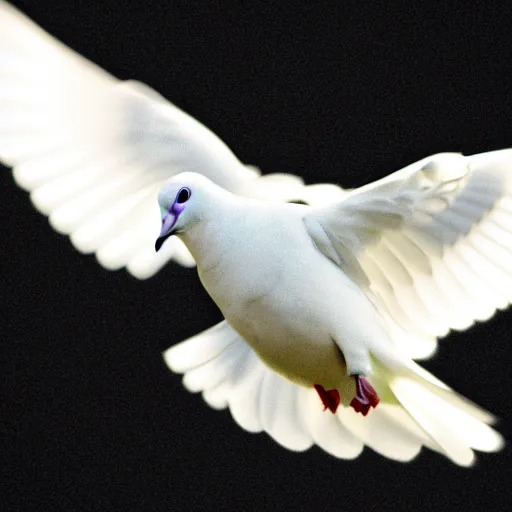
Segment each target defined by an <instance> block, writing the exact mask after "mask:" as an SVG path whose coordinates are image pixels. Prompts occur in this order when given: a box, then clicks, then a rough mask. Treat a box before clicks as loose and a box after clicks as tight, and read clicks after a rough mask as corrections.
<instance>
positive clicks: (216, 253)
mask: <svg viewBox="0 0 512 512" xmlns="http://www.w3.org/2000/svg"><path fill="white" fill-rule="evenodd" d="M226 199H227V201H226V202H224V201H223V202H221V203H218V204H213V205H209V208H208V211H207V213H206V214H205V215H203V216H202V218H201V220H200V221H199V222H197V223H196V224H194V225H193V226H191V227H190V228H189V229H188V230H187V231H186V232H185V233H180V234H179V235H178V236H179V237H180V239H181V240H182V241H183V242H184V243H185V245H186V246H187V248H188V250H189V251H190V253H191V254H192V256H193V258H194V260H195V261H196V264H197V267H198V271H199V273H200V274H201V273H204V272H206V271H208V270H210V269H212V268H214V267H216V266H218V264H219V263H220V262H221V261H222V259H223V258H224V256H225V254H226V251H227V250H229V249H228V248H229V247H230V246H231V243H235V244H236V240H235V239H233V240H231V239H232V238H233V237H235V236H236V235H235V234H234V229H233V228H234V226H235V225H236V224H238V222H237V221H239V218H240V215H243V212H242V211H241V210H242V209H243V205H242V204H238V203H239V202H238V201H237V200H236V199H234V198H232V197H226ZM229 199H231V200H229Z"/></svg>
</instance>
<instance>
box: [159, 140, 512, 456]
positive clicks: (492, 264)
mask: <svg viewBox="0 0 512 512" xmlns="http://www.w3.org/2000/svg"><path fill="white" fill-rule="evenodd" d="M511 171H512V149H506V150H502V151H494V152H490V153H483V154H479V155H473V156H470V157H464V156H462V155H460V154H454V153H445V154H438V155H435V156H432V157H430V158H427V159H424V160H421V161H419V162H417V163H415V164H413V165H410V166H408V167H406V168H404V169H402V170H400V171H398V172H395V173H394V174H391V175H390V176H388V177H387V178H384V179H382V180H380V181H377V182H375V183H372V184H369V185H367V186H364V187H362V188H359V189H356V190H353V191H352V192H350V193H347V194H346V195H345V197H344V198H343V199H340V200H339V201H336V202H333V203H332V204H330V205H327V206H323V207H311V206H305V205H294V204H284V203H283V204H279V203H272V204H270V203H264V202H261V201H257V200H251V199H246V198H241V197H237V196H235V195H233V194H231V193H229V192H228V191H226V190H223V189H222V188H220V187H218V186H216V185H214V184H213V183H212V182H211V181H209V180H208V179H207V178H205V177H204V176H201V175H198V174H195V173H183V174H180V175H178V176H175V177H174V178H172V179H171V180H170V181H169V182H168V183H167V184H166V185H165V186H164V187H163V188H162V189H161V191H160V193H159V196H158V201H159V205H160V209H161V214H162V230H161V233H160V237H159V238H158V240H157V243H156V249H157V250H158V249H159V248H160V246H161V244H162V243H163V241H164V240H165V239H167V238H168V237H170V236H171V235H177V236H178V237H179V238H180V239H181V240H182V241H183V242H184V243H185V245H186V246H187V247H188V249H189V250H190V252H191V254H192V255H193V257H194V259H195V260H196V262H197V268H198V273H199V277H200V279H201V282H202V284H203V286H204V287H205V289H206V290H207V292H208V293H209V295H210V296H211V298H212V299H213V300H214V301H215V303H216V304H217V305H218V307H219V308H220V310H221V312H222V313H223V315H224V317H225V321H223V322H221V323H220V324H218V325H216V326H214V327H212V328H211V329H209V330H207V331H205V332H203V333H201V334H198V335H197V336H194V337H193V338H191V339H189V340H187V341H184V342H182V343H180V344H178V345H176V346H174V347H172V348H170V349H169V350H168V351H166V353H165V360H166V362H167V364H168V365H169V367H170V368H171V369H172V370H174V371H176V372H181V373H185V376H184V384H185V386H186V387H187V388H188V389H189V390H190V391H202V392H203V397H204V399H205V400H206V402H207V403H208V404H210V405H211V406H212V407H214V408H219V409H222V408H225V407H228V406H229V408H230V410H231V413H232V415H233V417H234V419H235V420H236V421H237V422H238V424H239V425H240V426H241V427H242V428H244V429H246V430H248V431H252V432H257V431H261V430H264V431H266V432H267V433H268V434H269V435H270V436H272V437H273V438H274V439H275V440H276V441H277V442H279V443H280V444H282V445H283V446H285V447H287V448H289V449H291V450H305V449H307V448H309V447H310V446H311V445H312V444H313V443H316V444H318V445H319V446H321V447H322V448H323V449H324V450H326V451H327V452H329V453H331V454H333V455H335V456H337V457H341V458H353V457H356V456H357V455H358V454H359V453H360V451H361V450H362V447H363V444H367V445H369V446H370V447H371V448H373V449H374V450H376V451H377V452H379V453H381V454H383V455H385V456H387V457H390V458H393V459H397V460H409V459H411V458H412V457H414V456H415V455H416V454H417V453H418V452H419V451H420V448H421V446H422V445H425V446H427V447H429V448H431V449H433V450H437V451H439V452H441V453H443V454H445V455H446V456H448V457H449V458H450V459H451V460H452V461H454V462H455V463H457V464H460V465H463V466H469V465H471V464H472V463H473V461H474V453H473V449H474V450H480V451H488V452H491V451H496V450H499V449H500V448H501V447H502V445H503V439H502V437H501V436H500V434H498V433H497V432H496V431H494V430H493V429H492V428H491V427H490V426H489V424H491V423H492V422H493V417H492V416H491V415H490V414H489V413H487V412H485V411H484V410H482V409H481V408H479V407H478V406H476V405H474V404H472V403H470V402H468V401H467V400H466V399H464V398H462V397H461V396H459V395H457V394H456V393H455V392H454V391H452V390H451V389H450V388H448V387H447V386H446V385H445V384H444V383H442V382H441V381H439V380H438V379H436V378H435V377H434V376H433V375H431V374H430V373H428V372H427V371H425V370H424V369H422V368H421V367H420V366H418V365H417V364H416V363H414V362H413V359H415V358H420V357H427V356H429V355H431V354H432V353H433V351H434V350H435V348H436V344H437V341H436V340H437V338H438V337H440V336H444V335H446V334H447V333H448V332H449V331H450V330H451V329H458V330H462V329H467V328H468V327H470V326H471V325H472V324H473V323H474V322H475V321H476V320H479V321H482V320H486V319H488V318H490V317H491V316H492V315H493V313H494V312H495V311H496V309H504V308H505V307H507V306H508V304H509V303H510V301H511V300H512V271H511V270H510V269H511V263H512V172H511ZM317 395H319V397H320V400H321V402H323V405H324V410H325V409H329V410H330V411H331V412H332V413H333V414H330V413H328V412H327V413H324V412H322V407H321V403H320V400H319V399H318V396H317ZM350 406H351V407H350ZM358 412H360V413H362V414H358ZM366 415H367V416H366ZM364 416H366V417H364Z"/></svg>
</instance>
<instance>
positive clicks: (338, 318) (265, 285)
mask: <svg viewBox="0 0 512 512" xmlns="http://www.w3.org/2000/svg"><path fill="white" fill-rule="evenodd" d="M215 191H216V192H217V191H218V192H220V194H219V197H218V198H219V201H218V203H217V204H216V207H215V215H214V218H215V225H214V226H213V225H212V224H211V223H200V224H197V225H196V227H195V228H192V229H191V230H189V231H187V232H186V233H184V234H182V235H180V238H182V240H183V241H184V242H185V244H186V245H187V247H188V248H189V250H190V251H191V253H192V255H193V256H194V259H195V260H196V262H197V266H198V273H199V277H200V279H201V282H202V283H203V286H204V287H205V289H206V290H207V291H208V293H209V295H210V296H211V297H212V299H213V300H214V301H215V302H216V304H217V305H218V306H219V308H220V310H221V311H222V313H223V315H224V317H225V318H226V320H227V321H228V322H229V323H230V324H231V325H232V326H233V327H234V328H235V329H236V330H237V331H238V332H239V333H240V334H241V335H242V336H243V338H244V339H245V340H246V341H247V342H248V343H249V344H250V345H251V347H252V348H253V349H254V350H255V351H256V352H257V353H258V355H259V356H260V357H261V359H262V360H263V361H265V362H266V363H267V365H268V366H270V367H271V368H273V369H274V370H276V371H277V372H279V373H280V374H282V375H283V376H285V377H287V378H288V379H290V380H292V381H294V382H297V383H298V384H302V385H304V386H313V385H314V384H320V385H322V386H324V387H326V388H327V387H329V388H341V389H343V388H345V389H347V393H345V395H346V396H345V395H343V394H342V398H345V399H348V398H349V397H350V398H351V396H352V394H353V387H354V384H353V380H352V379H349V378H348V376H347V367H346V364H345V359H346V360H347V362H348V363H349V365H350V366H349V373H351V374H365V375H366V374H368V373H369V371H370V360H369V354H368V351H367V348H366V345H367V344H366V342H365V340H373V339H377V338H384V337H385V333H384V332H383V331H382V329H381V328H380V324H379V319H378V314H377V312H376V311H375V309H374V308H373V305H372V304H371V302H370V301H369V300H368V298H367V297H366V296H365V295H364V294H363V293H362V291H361V290H360V289H359V288H357V287H356V286H355V285H354V284H353V283H352V281H351V280H350V279H349V278H348V277H347V276H346V275H345V274H344V273H343V272H342V271H341V270H340V269H339V268H338V267H336V266H335V265H334V264H333V263H332V262H331V261H329V260H328V259H327V258H325V257H324V256H323V255H322V254H321V253H320V252H319V251H318V249H317V248H316V247H315V245H314V244H313V242H312V241H311V237H310V236H309V235H308V233H307V231H306V228H305V225H304V221H303V215H304V213H305V212H306V211H309V208H308V207H305V206H299V205H288V204H268V205H267V204H263V203H260V202H249V201H240V200H238V198H237V197H235V196H233V195H227V194H224V193H222V191H220V190H219V189H217V188H215ZM233 215H236V218H237V222H241V223H242V224H243V229H242V230H241V231H234V230H233V225H234V222H233ZM237 225H238V224H237ZM275 241H279V243H278V244H277V243H275ZM283 246H284V247H286V248H287V250H286V251H283V250H282V248H283ZM248 269H249V270H248ZM363 319H364V321H362V320H363ZM339 347H342V348H343V354H342V353H341V352H340V350H339Z"/></svg>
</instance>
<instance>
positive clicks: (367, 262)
mask: <svg viewBox="0 0 512 512" xmlns="http://www.w3.org/2000/svg"><path fill="white" fill-rule="evenodd" d="M511 205H512V149H506V150H501V151H493V152H489V153H484V154H480V155H473V156H469V157H464V156H462V155H458V154H453V153H444V154H439V155H434V156H431V157H429V158H427V159H424V160H421V161H419V162H416V163H415V164H412V165H410V166H408V167H406V168H404V169H402V170H400V171H397V172H395V173H394V174H391V175H390V176H388V177H386V178H384V179H382V180H380V181H377V182H375V183H371V184H369V185H366V186H364V187H361V188H360V189H356V190H353V191H350V192H348V193H346V195H345V196H344V197H342V198H341V199H340V200H339V201H336V202H333V203H331V204H330V205H326V206H322V207H317V208H313V210H312V211H311V212H310V213H308V214H307V217H306V219H305V225H306V228H307V229H308V231H309V233H310V235H311V237H312V239H313V241H314V242H315V244H316V245H317V247H318V249H319V250H320V251H321V252H323V253H324V254H325V255H326V256H327V257H328V258H329V259H331V260H332V261H334V262H335V263H336V264H337V265H339V266H340V267H341V268H342V269H343V270H344V271H345V272H346V273H347V274H348V275H349V276H351V277H352V278H353V279H354V281H355V282H356V283H357V284H359V285H361V286H362V287H363V288H364V289H365V290H366V292H367V293H368V295H369V296H370V297H372V299H373V300H374V302H375V304H376V305H377V307H378V309H379V310H380V312H381V313H382V315H383V316H384V317H385V319H386V322H387V323H388V325H389V326H390V329H392V330H394V331H395V332H397V331H398V330H402V331H403V332H405V333H407V334H409V335H410V337H411V342H410V343H409V351H408V353H409V355H410V356H411V357H415V358H421V357H427V356H429V355H431V353H432V351H433V350H435V347H436V339H437V338H439V337H442V336H445V335H446V334H448V332H449V331H450V330H452V329H457V330H462V329H467V328H468V327H470V326H471V325H472V324H473V323H474V322H475V321H484V320H487V319H489V318H490V317H491V316H492V315H493V314H494V313H495V311H496V310H498V309H505V308H506V307H507V306H508V305H509V304H510V301H511V295H512V292H511V290H512V287H511V286H510V284H511V282H512V281H511V279H512V271H511V270H510V269H511V268H512V266H511V263H512V208H511ZM316 224H319V225H320V227H321V229H320V228H318V227H317V228H315V229H312V226H315V225H316ZM321 232H322V233H324V235H323V236H322V237H319V233H321ZM347 255H348V257H347ZM354 261H355V262H356V264H355V265H354V264H353V262H354ZM361 272H362V273H363V274H364V276H363V277H361ZM365 278H366V285H365ZM402 338H403V336H402ZM428 338H430V343H428V342H427V343H426V340H427V339H428Z"/></svg>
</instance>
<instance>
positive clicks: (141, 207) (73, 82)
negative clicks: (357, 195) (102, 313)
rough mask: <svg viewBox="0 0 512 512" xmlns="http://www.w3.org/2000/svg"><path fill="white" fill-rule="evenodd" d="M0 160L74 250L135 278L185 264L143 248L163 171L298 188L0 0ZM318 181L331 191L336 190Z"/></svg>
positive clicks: (155, 222)
mask: <svg viewBox="0 0 512 512" xmlns="http://www.w3.org/2000/svg"><path fill="white" fill-rule="evenodd" d="M0 162H3V163H5V164H6V165H9V166H11V167H13V175H14V178H15V180H16V182H17V183H18V185H20V186H21V187H23V188H25V189H26V190H28V191H30V193H31V199H32V202H33V203H34V206H35V207H36V208H37V209H38V210H39V211H40V212H41V213H43V214H45V215H48V216H49V217H50V223H51V225H52V226H53V227H54V228H55V229H56V230H57V231H59V232H60V233H63V234H66V235H69V236H70V237H71V241H72V242H73V244H74V245H75V247H76V248H77V249H79V250H80V251H83V252H95V253H96V256H97V259H98V261H99V262H100V263H101V264H102V265H103V266H105V267H106V268H109V269H117V268H121V267H126V268H127V270H128V271H129V272H131V273H132V274H133V275H134V276H135V277H138V278H141V279H143V278H147V277H150V276H151V275H153V274H154V273H155V272H157V271H158V270H159V269H160V268H161V267H162V266H163V265H165V262H166V261H168V260H169V259H171V258H173V259H175V260H176V261H178V262H180V263H183V264H186V265H190V264H193V260H192V258H191V256H190V254H188V251H187V250H186V248H185V247H184V246H183V244H175V243H173V242H171V241H170V240H168V241H166V243H165V244H164V248H163V249H162V250H161V251H160V252H159V253H158V254H155V251H154V250H153V243H154V239H155V237H156V236H157V235H158V232H159V228H160V215H159V211H158V208H157V207H156V204H157V191H158V189H159V188H160V187H161V185H162V184H163V183H164V182H165V181H166V180H167V179H168V178H170V177H172V176H173V175H175V174H177V173H180V172H184V171H195V172H200V173H202V174H204V175H205V176H207V177H208V178H210V179H211V180H212V181H214V182H216V183H217V184H219V185H221V186H223V187H225V188H227V189H228V190H230V191H232V192H235V193H239V194H242V195H248V196H254V197H259V198H265V199H273V200H289V199H296V198H299V199H300V198H301V197H302V193H303V192H304V191H306V188H305V187H304V184H303V182H302V180H301V179H300V178H297V177H295V176H289V175H284V174H280V175H274V176H273V177H271V178H270V177H266V178H265V179H263V178H260V177H259V175H260V173H259V171H258V170H256V169H254V168H249V167H248V166H245V165H243V164H242V163H241V162H240V161H239V160H238V159H237V158H236V156H235V155H234V154H233V153H232V152H231V150H230V149H229V148H228V147H227V146H226V145H225V144H224V143H223V142H222V141H221V140H220V139H219V138H218V137H217V136H216V135H215V134H213V133H212V132H211V131H210V130H208V129H207V128H206V127H205V126H203V125H202V124H201V123H200V122H198V121H196V120H195V119H193V118H192V117H191V116H189V115H187V114H186V113H185V112H183V111H181V110H180V109H179V108H177V107H176V106H174V105H173V104H171V103H169V102H168V101H166V100H165V99H164V98H163V97H162V96H160V95H159V94H158V93H156V92H155V91H154V90H152V89H151V88H149V87H147V86H145V85H144V84H141V83H138V82H133V81H128V82H120V81H119V80H117V79H116V78H114V77H113V76H111V75H110V74H108V73H107V72H105V71H103V70H102V69H100V68H99V67H97V66H96V65H94V64H92V63H91V62H88V61H87V60H86V59H84V58H83V57H81V56H80V55H78V54H76V53H74V52H73V51H72V50H70V49H69V48H67V47H66V46H64V45H63V44H61V43H60V42H58V41H57V40H55V39H54V38H52V37H51V36H50V35H48V34H47V33H45V32H44V31H43V30H42V29H41V28H39V27H38V26H36V25H35V24H34V23H33V22H32V21H30V20H29V19H28V18H27V17H26V16H24V15H23V14H21V13H20V12H19V11H17V10H16V9H15V8H14V7H12V6H10V5H9V4H8V3H7V2H4V1H2V0H0ZM325 187H326V190H328V192H329V193H330V194H331V196H333V197H334V196H335V195H336V196H339V194H340V190H341V189H339V187H335V186H325ZM142 190H143V191H144V193H143V194H141V191H142ZM308 194H310V195H312V196H314V195H315V191H312V192H308ZM126 205H130V207H129V208H127V209H126V210H124V211H123V210H122V208H123V207H125V206H126ZM141 212H147V213H146V214H143V213H141ZM105 225H108V229H107V228H106V226H105ZM171 245H173V246H174V248H171ZM165 246H167V248H166V247H165ZM164 249H165V250H164Z"/></svg>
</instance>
